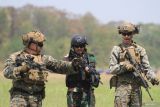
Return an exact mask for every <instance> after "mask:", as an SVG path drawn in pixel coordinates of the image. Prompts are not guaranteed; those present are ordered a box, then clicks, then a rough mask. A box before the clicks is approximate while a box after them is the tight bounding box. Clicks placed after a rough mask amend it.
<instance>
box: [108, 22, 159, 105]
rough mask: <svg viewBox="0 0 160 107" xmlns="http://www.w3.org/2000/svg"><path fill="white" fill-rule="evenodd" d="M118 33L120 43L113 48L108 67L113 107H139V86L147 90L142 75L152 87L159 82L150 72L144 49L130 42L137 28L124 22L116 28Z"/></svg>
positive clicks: (137, 30) (140, 93)
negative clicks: (113, 94) (112, 90)
mask: <svg viewBox="0 0 160 107" xmlns="http://www.w3.org/2000/svg"><path fill="white" fill-rule="evenodd" d="M118 32H119V34H121V35H122V43H121V44H119V45H118V46H114V47H113V49H112V51H111V57H110V66H109V68H110V73H111V74H113V75H114V76H113V77H112V78H111V80H110V85H111V87H115V88H116V94H115V101H114V107H141V106H142V92H141V86H143V85H145V86H144V87H145V88H148V86H147V84H146V81H142V80H143V79H144V78H141V77H142V74H144V75H145V77H146V78H147V79H148V80H149V81H150V82H151V83H152V84H153V85H155V84H156V85H158V84H159V81H158V79H157V78H156V75H155V73H154V72H153V71H152V70H151V67H150V64H149V61H148V56H147V54H146V51H145V49H144V48H143V47H141V46H139V45H138V44H136V43H135V42H133V40H132V38H133V35H134V34H138V33H139V28H138V26H136V25H133V24H132V23H129V22H125V23H123V24H122V25H120V26H119V27H118ZM134 62H136V63H134ZM137 67H139V69H140V70H137ZM140 71H141V72H140ZM136 74H138V75H137V76H136ZM147 92H148V90H147ZM148 93H149V92H148ZM149 95H150V94H149Z"/></svg>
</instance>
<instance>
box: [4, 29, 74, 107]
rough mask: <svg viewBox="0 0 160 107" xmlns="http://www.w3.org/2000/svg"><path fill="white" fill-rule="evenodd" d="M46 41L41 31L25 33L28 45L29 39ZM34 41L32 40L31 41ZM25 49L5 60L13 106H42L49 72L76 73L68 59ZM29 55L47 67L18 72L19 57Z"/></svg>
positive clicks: (11, 104) (5, 71)
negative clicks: (34, 52) (31, 52)
mask: <svg viewBox="0 0 160 107" xmlns="http://www.w3.org/2000/svg"><path fill="white" fill-rule="evenodd" d="M33 39H34V42H35V41H38V42H37V43H41V42H43V41H44V36H43V34H41V33H40V32H29V33H28V34H26V35H24V36H23V38H22V40H23V42H24V44H25V45H26V44H27V43H28V42H30V41H28V40H33ZM31 42H32V41H31ZM27 46H28V45H26V47H25V49H24V50H22V51H19V52H15V53H13V54H11V55H10V57H9V58H8V59H7V60H6V62H5V68H4V71H3V73H4V76H5V77H6V78H8V79H12V84H13V85H12V88H11V89H10V96H11V97H10V106H11V107H41V106H42V100H43V99H44V97H45V82H46V81H47V76H48V72H54V73H59V74H70V73H75V71H74V70H73V67H72V64H71V63H70V62H66V61H58V60H56V59H54V58H53V57H51V56H48V55H42V54H40V53H39V54H29V53H28V52H27V51H26V48H27ZM28 56H30V57H32V58H33V61H34V62H35V63H38V64H40V65H43V68H45V69H38V68H30V69H28V70H27V71H25V72H22V70H21V71H20V72H18V70H17V69H19V67H21V66H22V65H19V62H18V61H17V58H21V59H26V58H27V57H28Z"/></svg>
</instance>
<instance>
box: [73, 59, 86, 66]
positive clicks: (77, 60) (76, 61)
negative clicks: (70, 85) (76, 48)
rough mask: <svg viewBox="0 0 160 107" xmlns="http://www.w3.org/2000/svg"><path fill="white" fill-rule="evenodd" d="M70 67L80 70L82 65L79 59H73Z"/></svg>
mask: <svg viewBox="0 0 160 107" xmlns="http://www.w3.org/2000/svg"><path fill="white" fill-rule="evenodd" d="M72 66H73V67H74V68H82V67H84V65H83V63H82V60H81V59H80V58H74V59H73V60H72Z"/></svg>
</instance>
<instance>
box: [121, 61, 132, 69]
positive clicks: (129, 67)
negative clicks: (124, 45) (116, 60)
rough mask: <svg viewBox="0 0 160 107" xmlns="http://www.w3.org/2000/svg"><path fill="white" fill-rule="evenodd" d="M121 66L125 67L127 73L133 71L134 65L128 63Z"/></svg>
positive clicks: (122, 63)
mask: <svg viewBox="0 0 160 107" xmlns="http://www.w3.org/2000/svg"><path fill="white" fill-rule="evenodd" d="M120 65H122V66H123V67H125V69H126V70H127V71H133V65H132V64H130V62H128V61H124V62H120Z"/></svg>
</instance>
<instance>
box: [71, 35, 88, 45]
mask: <svg viewBox="0 0 160 107" xmlns="http://www.w3.org/2000/svg"><path fill="white" fill-rule="evenodd" d="M80 45H82V46H83V45H84V46H85V45H88V43H87V40H86V37H85V36H81V35H80V34H75V35H73V37H72V40H71V47H74V46H80Z"/></svg>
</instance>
